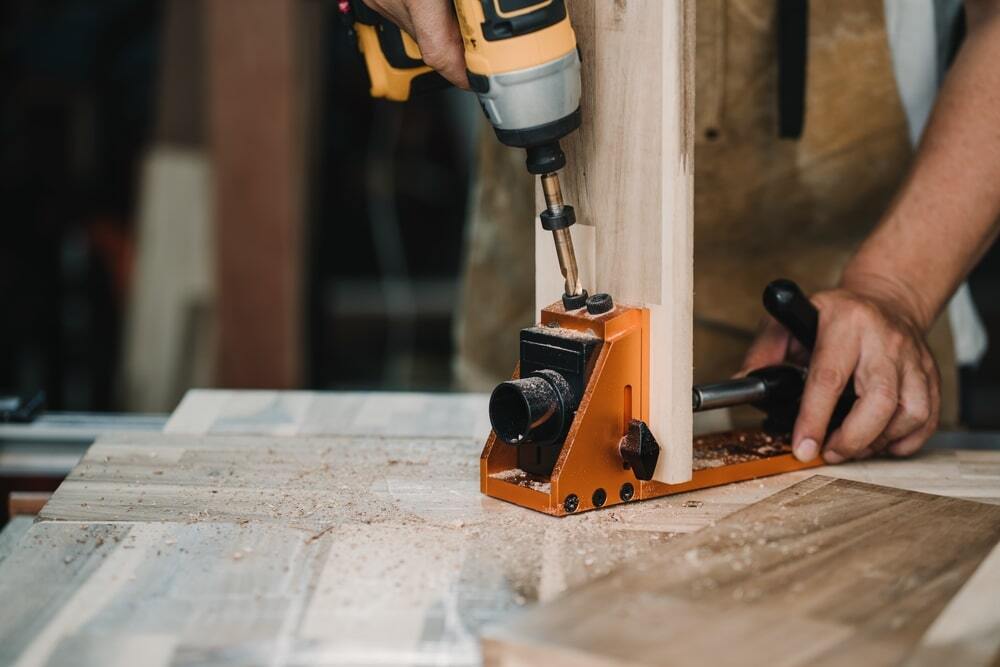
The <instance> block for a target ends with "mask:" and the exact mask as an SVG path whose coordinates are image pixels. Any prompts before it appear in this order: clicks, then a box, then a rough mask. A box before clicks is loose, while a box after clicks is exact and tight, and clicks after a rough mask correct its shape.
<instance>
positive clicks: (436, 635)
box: [0, 391, 1000, 667]
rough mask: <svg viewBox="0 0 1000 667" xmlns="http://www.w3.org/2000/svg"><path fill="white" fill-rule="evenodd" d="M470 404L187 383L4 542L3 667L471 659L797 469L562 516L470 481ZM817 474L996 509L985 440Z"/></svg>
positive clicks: (473, 412)
mask: <svg viewBox="0 0 1000 667" xmlns="http://www.w3.org/2000/svg"><path fill="white" fill-rule="evenodd" d="M485 403H486V397H485V396H482V395H478V394H477V395H421V394H415V395H409V394H370V393H369V394H361V393H358V394H354V393H352V394H337V393H324V394H319V393H305V392H228V391H212V392H200V391H199V392H191V393H190V394H189V395H188V397H187V399H186V400H185V401H184V403H183V404H182V405H181V407H180V408H179V409H178V411H177V413H176V414H175V415H174V420H172V422H171V424H172V427H171V428H172V429H174V432H173V433H167V434H150V433H146V434H137V433H119V434H116V435H113V436H110V435H109V436H107V437H103V438H101V439H100V441H99V442H98V443H96V444H95V445H94V446H93V447H92V448H91V449H90V450H89V452H88V453H87V454H86V455H85V457H84V458H83V460H82V461H81V462H80V464H79V465H78V466H77V468H76V469H75V470H74V471H73V473H72V474H71V475H70V476H69V478H68V479H67V480H66V481H65V482H64V483H63V485H62V486H61V487H60V488H59V490H58V491H57V492H56V494H55V495H54V496H53V498H52V500H51V501H50V502H49V503H48V505H47V506H46V508H45V509H44V510H43V512H42V514H41V516H40V519H39V522H38V523H36V524H35V525H34V526H31V529H30V532H28V533H27V534H26V535H22V536H21V537H20V539H18V540H17V544H16V546H14V547H13V549H11V550H8V553H11V554H12V555H10V556H8V557H7V558H3V552H4V549H3V548H2V547H3V545H2V540H0V599H3V600H8V599H15V600H21V599H24V600H28V601H29V602H28V603H27V604H26V605H20V606H14V607H11V606H9V605H8V606H7V607H5V608H0V664H20V665H22V666H23V665H42V664H49V665H72V666H73V667H77V666H81V667H89V666H91V665H94V666H97V665H101V666H103V665H108V664H123V662H122V661H124V664H143V665H153V666H154V667H156V666H158V665H167V664H169V665H233V664H240V665H243V664H272V665H302V664H330V663H332V664H372V663H377V664H400V665H413V664H458V665H463V664H470V665H474V664H478V663H479V662H480V657H481V656H480V646H479V639H478V637H479V634H480V632H481V631H482V628H483V627H484V626H485V625H488V624H495V623H498V622H501V621H503V620H504V619H506V618H508V617H509V616H510V615H511V614H513V613H515V612H517V611H518V610H521V609H522V608H524V607H525V606H526V605H530V604H533V603H539V602H542V603H544V602H548V601H551V600H553V599H555V598H556V596H558V595H559V594H561V593H563V592H564V591H566V590H568V589H571V588H573V587H576V586H579V585H582V584H585V583H587V582H591V581H594V580H596V579H599V578H601V577H604V576H607V575H609V574H610V573H612V572H614V571H615V570H616V569H617V568H619V567H621V566H624V565H627V564H629V563H636V562H647V561H649V559H651V558H653V557H654V556H655V555H656V554H657V553H659V552H660V551H662V550H663V549H664V547H665V545H669V544H670V542H671V541H673V540H675V539H678V536H680V535H682V534H685V533H691V532H693V531H697V530H699V529H701V528H704V527H707V526H711V525H712V524H713V523H716V522H719V521H721V520H723V518H724V517H725V516H727V515H729V514H731V513H733V512H736V511H738V510H741V509H743V508H745V507H746V506H747V505H749V504H752V503H755V502H757V501H760V500H762V499H764V498H767V497H768V496H770V495H772V494H774V493H775V492H778V491H781V490H782V489H785V488H787V487H788V486H789V485H791V484H793V483H794V482H796V481H801V480H803V479H807V478H808V477H809V476H811V475H812V474H813V472H812V471H809V472H805V473H795V474H793V475H786V476H781V477H774V478H768V479H763V480H758V481H752V482H746V483H742V484H734V485H731V486H727V487H720V488H715V489H706V490H704V491H699V492H696V493H690V494H684V495H682V496H676V497H671V498H662V499H658V500H654V501H649V502H644V503H639V504H635V505H631V506H626V507H621V508H614V509H612V510H609V511H603V512H590V513H587V514H584V515H580V516H574V517H569V518H566V519H562V520H557V519H553V518H552V517H548V516H545V515H541V514H538V513H535V512H529V511H525V510H524V509H522V508H519V507H515V506H513V505H509V504H507V503H503V502H500V501H497V500H494V499H491V498H485V497H483V496H482V494H481V493H480V492H479V485H478V474H479V471H478V467H477V465H476V463H477V462H478V455H479V452H480V449H481V444H482V443H481V438H482V433H483V432H484V431H485V429H487V428H488V424H485V423H482V422H479V421H477V419H481V417H482V415H484V414H485ZM185 431H186V432H185ZM254 433H256V434H257V435H254ZM275 434H285V435H293V436H294V437H284V436H282V435H275ZM951 444H955V443H954V442H952V443H951ZM824 472H825V473H828V474H837V475H842V476H850V477H854V478H857V479H862V480H870V481H876V482H884V483H886V484H889V485H896V486H900V487H903V488H910V489H918V490H919V489H922V490H931V491H935V492H939V493H944V494H956V495H960V496H965V497H979V498H982V499H984V500H985V499H988V500H991V501H992V502H1000V452H998V451H978V452H966V451H954V450H948V451H944V450H942V451H933V450H932V451H929V452H927V453H926V454H925V455H924V456H921V457H918V458H917V459H914V460H907V461H866V462H863V463H860V464H852V465H843V466H837V467H834V468H830V469H825V470H824ZM8 561H9V562H8ZM972 581H975V580H974V579H973V580H970V583H971V582H972ZM958 599H959V598H956V601H957V600H958ZM974 603H975V601H973V604H974ZM980 613H982V612H980ZM993 617H994V618H995V615H994V616H993ZM986 618H989V616H988V615H985V617H984V620H983V622H984V623H986V622H987V620H985V619H986ZM980 627H982V626H980ZM386 628H391V631H387V630H386ZM942 636H944V635H942ZM949 642H950V643H951V644H953V645H954V646H958V647H965V644H964V643H963V642H962V641H961V638H958V639H956V638H955V637H952V638H951V639H949ZM956 642H957V643H956ZM136 656H140V657H139V658H136ZM115 659H117V660H119V662H118V663H116V662H114V660H115ZM130 659H131V660H132V662H131V663H128V660H130ZM15 661H19V662H15ZM525 664H533V663H530V662H527V663H525ZM574 664H584V663H583V662H577V663H574Z"/></svg>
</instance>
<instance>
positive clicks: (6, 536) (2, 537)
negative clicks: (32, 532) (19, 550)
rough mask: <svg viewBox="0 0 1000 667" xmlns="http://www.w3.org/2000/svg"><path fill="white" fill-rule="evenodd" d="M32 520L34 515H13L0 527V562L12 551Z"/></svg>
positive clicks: (29, 526)
mask: <svg viewBox="0 0 1000 667" xmlns="http://www.w3.org/2000/svg"><path fill="white" fill-rule="evenodd" d="M33 522H34V517H28V516H15V517H14V518H12V519H11V520H10V521H8V522H7V524H6V525H5V526H4V527H3V528H0V563H2V562H3V559H4V558H6V557H7V556H9V555H10V554H11V552H12V551H14V548H15V547H16V546H17V544H18V542H20V541H21V538H22V537H23V536H24V534H25V533H27V532H28V529H29V528H31V524H32V523H33Z"/></svg>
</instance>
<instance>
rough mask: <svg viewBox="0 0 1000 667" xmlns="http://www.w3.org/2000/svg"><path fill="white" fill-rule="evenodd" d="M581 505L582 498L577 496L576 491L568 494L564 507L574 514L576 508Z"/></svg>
mask: <svg viewBox="0 0 1000 667" xmlns="http://www.w3.org/2000/svg"><path fill="white" fill-rule="evenodd" d="M579 506H580V498H578V497H577V495H576V494H575V493H571V494H569V495H568V496H566V500H564V501H563V509H564V510H566V511H567V512H569V513H570V514H572V513H573V512H575V511H576V508H577V507H579Z"/></svg>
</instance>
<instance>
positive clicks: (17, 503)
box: [7, 491, 52, 517]
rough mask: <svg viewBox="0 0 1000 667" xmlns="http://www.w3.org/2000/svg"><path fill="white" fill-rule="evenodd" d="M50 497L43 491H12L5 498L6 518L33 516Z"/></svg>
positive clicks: (50, 495) (49, 494)
mask: <svg viewBox="0 0 1000 667" xmlns="http://www.w3.org/2000/svg"><path fill="white" fill-rule="evenodd" d="M51 497H52V494H51V493H46V492H43V491H12V492H11V493H10V496H9V497H8V498H7V516H10V517H16V516H35V515H36V514H38V513H39V512H40V511H42V508H43V507H45V503H47V502H49V498H51Z"/></svg>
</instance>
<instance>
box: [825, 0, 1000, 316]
mask: <svg viewBox="0 0 1000 667" xmlns="http://www.w3.org/2000/svg"><path fill="white" fill-rule="evenodd" d="M998 7H1000V2H994V1H992V0H988V1H987V0H980V1H979V2H974V3H973V2H970V3H968V17H969V34H968V38H967V39H966V42H965V44H964V45H963V47H962V50H961V52H960V53H959V55H958V58H957V59H956V61H955V63H954V65H953V66H952V69H951V71H950V72H949V74H948V76H947V78H946V80H945V82H944V86H943V87H942V90H941V94H940V95H939V98H938V102H937V104H936V105H935V108H934V112H933V114H932V116H931V119H930V123H929V124H928V127H927V130H926V132H925V133H924V137H923V140H922V141H921V145H920V147H919V150H918V151H917V155H916V157H915V160H914V164H913V167H912V169H911V171H910V173H909V175H908V177H907V179H906V181H905V183H904V184H903V186H902V188H901V189H900V191H899V193H898V194H897V196H896V199H895V201H894V202H893V204H892V206H891V207H890V209H889V211H888V212H887V213H886V214H885V216H884V217H883V219H882V221H881V222H880V224H879V226H878V227H877V229H876V230H875V231H874V232H873V233H872V235H871V236H870V237H869V238H868V239H867V240H866V241H865V243H864V244H863V245H862V246H861V248H860V249H859V251H858V253H857V254H856V255H855V257H854V258H853V259H852V260H851V262H850V263H849V264H848V266H847V268H846V269H845V272H844V277H843V280H842V286H843V287H845V288H847V289H850V290H852V291H858V292H861V293H863V294H870V295H872V296H876V297H879V298H889V299H892V300H894V301H896V302H898V305H899V306H901V307H902V308H904V309H905V310H906V311H907V312H908V314H909V316H910V317H911V318H912V319H913V322H914V323H915V324H916V325H917V326H919V327H921V328H922V329H924V330H926V329H927V328H929V327H930V325H931V324H932V323H933V322H934V320H935V319H936V318H937V316H938V315H939V314H940V312H941V310H942V309H943V308H944V305H945V304H946V303H947V301H948V299H949V298H950V297H951V295H952V293H953V292H954V291H955V289H956V288H957V287H958V285H959V284H960V283H961V281H962V280H963V279H964V278H965V276H966V275H967V274H968V272H969V271H970V270H971V269H972V267H974V266H975V264H976V263H977V262H978V260H979V259H980V258H981V257H982V255H983V253H984V252H985V251H986V250H987V248H988V247H989V245H990V244H991V243H992V241H993V240H994V239H995V238H996V236H997V233H998V231H1000V227H998V222H1000V66H998V63H1000V8H998Z"/></svg>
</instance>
